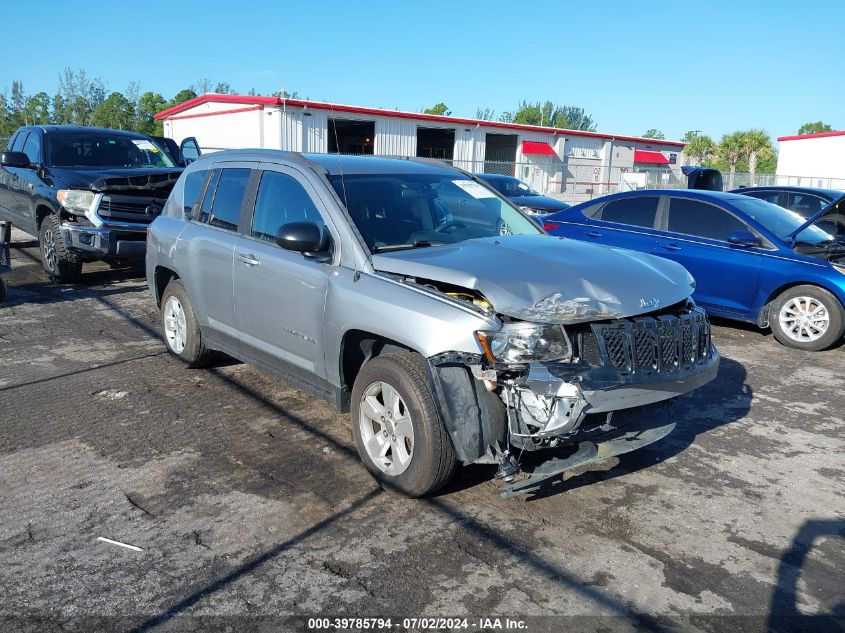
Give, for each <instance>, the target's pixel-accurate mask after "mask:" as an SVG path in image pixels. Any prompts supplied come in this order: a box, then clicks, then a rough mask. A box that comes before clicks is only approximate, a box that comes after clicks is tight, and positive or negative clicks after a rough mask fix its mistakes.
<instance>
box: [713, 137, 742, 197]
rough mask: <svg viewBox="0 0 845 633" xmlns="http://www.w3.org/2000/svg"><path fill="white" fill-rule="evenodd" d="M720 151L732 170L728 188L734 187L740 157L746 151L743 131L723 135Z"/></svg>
mask: <svg viewBox="0 0 845 633" xmlns="http://www.w3.org/2000/svg"><path fill="white" fill-rule="evenodd" d="M718 151H719V154H720V157H721V158H722V159H724V161H726V162H727V164H728V170H729V171H730V176H729V177H728V189H733V188H734V178H735V176H736V167H737V163H739V159H740V158H741V157H742V155H743V153H744V151H745V145H744V134H743V133H742V132H732V133H731V134H725V135H723V136H722V138H721V140H720V141H719V147H718Z"/></svg>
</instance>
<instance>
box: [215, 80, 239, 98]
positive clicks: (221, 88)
mask: <svg viewBox="0 0 845 633" xmlns="http://www.w3.org/2000/svg"><path fill="white" fill-rule="evenodd" d="M214 92H216V93H217V94H221V95H233V94H235V91H234V90H233V89H232V86H231V84H230V83H229V82H227V81H221V82H220V83H218V84H217V85H216V86H214Z"/></svg>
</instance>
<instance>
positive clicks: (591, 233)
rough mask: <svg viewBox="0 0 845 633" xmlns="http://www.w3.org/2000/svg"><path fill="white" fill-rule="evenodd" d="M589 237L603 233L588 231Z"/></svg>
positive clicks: (599, 235)
mask: <svg viewBox="0 0 845 633" xmlns="http://www.w3.org/2000/svg"><path fill="white" fill-rule="evenodd" d="M586 235H587V237H601V233H599V232H598V231H587V233H586Z"/></svg>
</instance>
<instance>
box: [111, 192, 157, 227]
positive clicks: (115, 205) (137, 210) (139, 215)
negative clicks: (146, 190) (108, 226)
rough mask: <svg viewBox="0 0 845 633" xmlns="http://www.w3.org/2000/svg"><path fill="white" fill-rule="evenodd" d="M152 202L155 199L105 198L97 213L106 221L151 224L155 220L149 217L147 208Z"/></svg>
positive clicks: (133, 197)
mask: <svg viewBox="0 0 845 633" xmlns="http://www.w3.org/2000/svg"><path fill="white" fill-rule="evenodd" d="M152 202H153V198H146V197H143V198H142V197H138V196H103V199H102V200H101V201H100V206H99V208H98V209H97V213H98V214H99V216H100V217H101V218H103V219H104V220H119V221H121V222H140V223H143V224H149V223H150V222H152V220H153V218H151V217H149V216H148V215H147V207H148V206H149V205H150V204H151V203H152ZM162 204H163V202H162Z"/></svg>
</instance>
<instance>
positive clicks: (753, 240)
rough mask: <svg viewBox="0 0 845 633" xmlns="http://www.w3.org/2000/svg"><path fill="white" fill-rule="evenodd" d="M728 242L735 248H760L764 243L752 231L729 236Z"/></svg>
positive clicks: (737, 232)
mask: <svg viewBox="0 0 845 633" xmlns="http://www.w3.org/2000/svg"><path fill="white" fill-rule="evenodd" d="M728 242H730V243H731V244H733V245H735V246H745V247H751V246H760V244H761V243H762V242H761V241H760V238H759V237H757V236H756V235H754V233H752V232H751V231H734V232H733V233H731V234H730V235H728Z"/></svg>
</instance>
